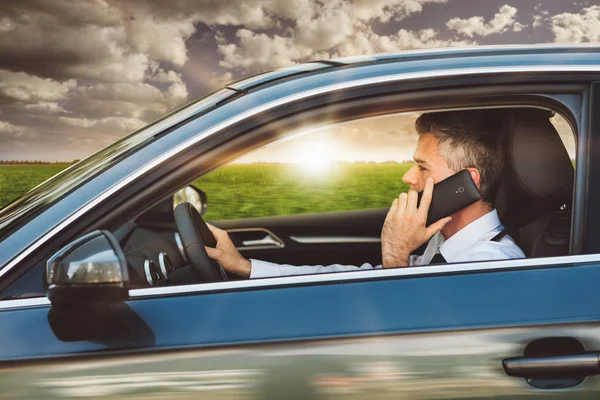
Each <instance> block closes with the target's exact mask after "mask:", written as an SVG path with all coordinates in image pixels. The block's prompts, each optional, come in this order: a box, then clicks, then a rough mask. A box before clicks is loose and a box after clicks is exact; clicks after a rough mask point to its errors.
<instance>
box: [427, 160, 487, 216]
mask: <svg viewBox="0 0 600 400" xmlns="http://www.w3.org/2000/svg"><path fill="white" fill-rule="evenodd" d="M421 197H423V192H419V197H418V203H417V204H421ZM480 199H481V195H480V194H479V191H478V190H477V186H475V182H473V179H472V178H471V174H470V173H469V171H467V170H466V169H463V170H462V171H459V172H457V173H456V174H454V175H452V176H449V177H448V178H446V179H444V180H443V181H440V182H438V183H436V184H435V185H434V186H433V196H432V198H431V205H430V206H429V212H428V213H427V224H426V226H429V225H431V224H432V223H434V222H436V221H439V220H440V219H442V218H445V217H447V216H449V215H452V214H454V213H455V212H457V211H460V210H462V209H463V208H465V207H467V206H469V205H471V204H473V203H475V202H476V201H478V200H480Z"/></svg>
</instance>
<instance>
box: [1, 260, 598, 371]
mask: <svg viewBox="0 0 600 400" xmlns="http://www.w3.org/2000/svg"><path fill="white" fill-rule="evenodd" d="M421 268H422V269H423V268H425V269H426V268H427V267H421ZM599 274H600V263H586V264H583V265H577V266H574V265H573V266H569V265H568V264H567V265H565V266H564V267H555V268H552V267H539V268H534V269H525V270H514V271H498V272H481V273H465V274H451V275H440V276H423V277H418V276H417V277H415V276H412V277H397V278H394V279H379V280H373V281H362V282H361V281H357V282H337V283H335V284H325V285H323V284H319V283H313V284H310V285H306V284H304V285H300V286H290V287H285V288H277V287H264V288H255V289H252V290H242V291H223V292H221V293H206V292H205V293H202V292H201V293H197V294H195V293H194V292H193V291H191V292H189V293H186V295H184V296H160V297H156V298H148V299H142V298H140V299H136V300H132V301H130V302H128V303H127V304H128V306H129V307H128V308H130V310H131V311H133V313H134V314H136V315H138V316H139V317H140V318H141V319H142V320H143V322H144V323H143V324H141V325H140V327H139V329H140V331H139V335H136V338H137V339H140V340H146V338H147V335H146V336H145V334H148V335H151V336H152V337H153V338H154V339H153V341H154V344H153V345H152V346H148V347H151V348H152V347H154V348H174V347H181V346H183V347H188V346H215V345H225V344H227V345H232V344H241V343H268V342H278V341H286V340H307V339H322V338H335V337H337V338H340V337H348V336H363V335H372V334H391V333H409V332H427V331H438V330H452V329H467V328H490V327H507V326H525V325H539V324H558V323H569V322H574V321H577V322H590V321H595V320H597V319H598V317H599V316H600V303H596V302H590V301H588V298H589V297H590V296H591V295H592V293H595V290H596V282H597V281H598V279H600V277H599V276H598V275H599ZM255 282H256V281H255ZM216 287H218V285H216ZM533 287H535V288H536V290H532V288H533ZM416 299H419V300H416ZM524 304H527V305H528V306H527V307H523V305H524ZM299 305H302V306H299ZM130 310H129V309H127V308H125V309H123V310H121V311H118V310H117V311H115V313H117V312H118V313H122V315H123V316H124V317H123V318H125V317H126V316H128V315H130V314H129V313H130ZM259 310H260V311H259ZM263 310H264V311H263ZM490 310H494V312H493V313H491V312H490ZM48 311H49V307H32V308H30V309H18V310H2V311H0V324H1V325H2V326H10V328H9V329H6V330H2V331H1V332H0V343H13V344H12V345H11V346H9V347H5V348H2V349H0V360H2V359H3V360H8V359H22V358H32V357H49V356H65V355H69V354H75V353H81V352H82V351H95V350H98V349H99V347H98V344H97V343H92V342H89V343H87V344H86V342H85V341H77V342H73V343H69V342H63V341H60V340H59V339H58V338H56V335H54V334H52V331H51V328H50V326H49V325H48ZM74 321H75V322H76V321H77V320H74ZM75 322H73V323H69V325H70V326H74V327H75V326H76V323H75ZM107 323H108V322H107ZM145 325H147V327H146V326H145ZM132 329H134V328H132ZM15 332H21V334H20V335H19V340H18V341H15ZM136 338H134V339H133V340H134V343H133V345H130V346H131V347H136V346H137V345H139V344H138V343H136V340H137V339H136ZM50 339H52V340H50ZM111 346H112V347H116V348H119V349H123V347H126V346H127V343H126V341H125V340H120V341H116V342H115V344H110V343H108V344H105V347H106V349H108V350H110V349H111Z"/></svg>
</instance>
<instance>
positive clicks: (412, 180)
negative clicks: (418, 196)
mask: <svg viewBox="0 0 600 400" xmlns="http://www.w3.org/2000/svg"><path fill="white" fill-rule="evenodd" d="M416 170H417V166H416V165H413V166H412V167H410V169H409V170H408V171H406V173H405V174H404V176H402V182H404V183H407V184H409V185H411V186H417V183H418V182H417V174H416V173H415V172H416Z"/></svg>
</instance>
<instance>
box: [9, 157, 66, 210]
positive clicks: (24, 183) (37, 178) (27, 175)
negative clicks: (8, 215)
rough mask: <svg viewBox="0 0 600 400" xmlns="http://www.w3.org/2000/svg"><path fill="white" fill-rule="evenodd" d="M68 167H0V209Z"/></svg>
mask: <svg viewBox="0 0 600 400" xmlns="http://www.w3.org/2000/svg"><path fill="white" fill-rule="evenodd" d="M68 166H69V165H65V164H59V165H0V208H2V207H4V206H5V205H7V204H9V203H10V202H12V201H13V200H15V199H16V198H17V197H19V196H21V195H22V194H23V193H25V192H27V191H28V190H29V189H32V188H34V187H36V186H37V185H39V184H40V183H42V182H44V181H45V180H46V179H48V178H50V177H51V176H53V175H56V174H58V173H59V172H60V171H62V170H63V169H65V168H67V167H68Z"/></svg>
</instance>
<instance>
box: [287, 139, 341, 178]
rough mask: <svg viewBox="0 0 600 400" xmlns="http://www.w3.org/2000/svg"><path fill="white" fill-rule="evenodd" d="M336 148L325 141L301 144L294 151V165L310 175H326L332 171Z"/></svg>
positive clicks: (311, 141)
mask: <svg viewBox="0 0 600 400" xmlns="http://www.w3.org/2000/svg"><path fill="white" fill-rule="evenodd" d="M334 151H335V146H333V144H332V143H331V142H329V141H325V140H310V141H307V142H304V143H299V144H298V147H297V148H295V149H294V150H293V154H294V157H293V158H294V163H296V164H298V165H299V166H300V168H301V171H302V172H304V173H306V174H308V175H317V176H318V175H324V174H326V173H328V172H329V170H330V169H331V163H332V161H333V156H334Z"/></svg>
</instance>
